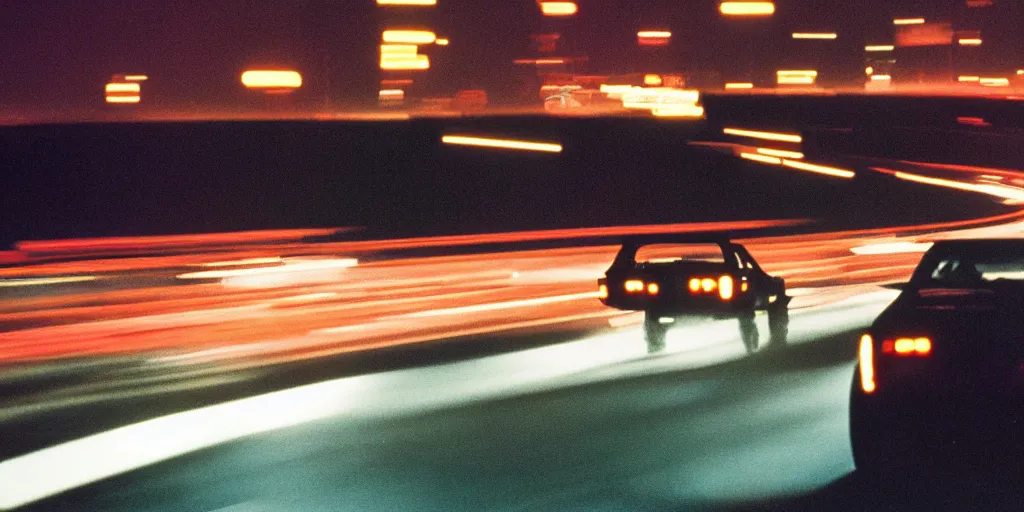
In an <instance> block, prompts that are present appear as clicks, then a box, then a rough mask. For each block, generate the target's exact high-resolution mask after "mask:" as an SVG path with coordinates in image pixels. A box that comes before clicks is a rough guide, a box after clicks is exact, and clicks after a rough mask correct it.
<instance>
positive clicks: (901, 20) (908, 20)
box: [892, 18, 924, 25]
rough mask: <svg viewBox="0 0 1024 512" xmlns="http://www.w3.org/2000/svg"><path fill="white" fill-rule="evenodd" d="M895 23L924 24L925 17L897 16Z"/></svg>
mask: <svg viewBox="0 0 1024 512" xmlns="http://www.w3.org/2000/svg"><path fill="white" fill-rule="evenodd" d="M892 24H893V25H924V18H896V19H894V20H892Z"/></svg>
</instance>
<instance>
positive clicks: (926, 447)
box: [850, 239, 1024, 473]
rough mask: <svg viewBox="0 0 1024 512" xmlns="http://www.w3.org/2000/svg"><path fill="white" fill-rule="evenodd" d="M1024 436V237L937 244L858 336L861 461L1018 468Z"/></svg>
mask: <svg viewBox="0 0 1024 512" xmlns="http://www.w3.org/2000/svg"><path fill="white" fill-rule="evenodd" d="M1022 434H1024V240H1010V239H1004V240H957V241H940V242H937V243H935V244H934V245H933V246H932V247H931V248H930V249H929V250H928V251H927V252H926V253H925V254H924V256H923V258H922V259H921V262H920V264H919V265H918V266H917V268H916V270H915V271H914V273H913V275H912V277H911V279H910V281H909V282H908V283H907V284H905V285H903V286H902V292H901V293H900V295H899V296H898V297H897V298H896V300H895V301H894V302H893V303H892V304H890V305H889V307H888V308H887V309H885V311H883V312H882V313H881V315H880V316H879V317H878V318H877V319H876V320H875V322H874V323H873V324H872V326H871V328H870V329H869V330H868V332H867V333H865V334H863V336H861V339H860V343H859V349H858V364H857V366H856V369H855V372H854V377H853V383H852V389H851V396H850V441H851V447H852V451H853V458H854V463H855V464H856V466H857V469H858V470H860V471H863V472H865V473H878V472H888V471H890V470H897V469H900V468H902V469H907V468H916V469H929V468H932V467H943V468H952V467H960V466H965V467H974V468H976V469H995V470H997V471H998V470H1000V469H1002V468H1005V467H1011V466H1012V467H1017V468H1018V469H1019V467H1020V464H1019V461H1020V458H1019V457H1020V456H1021V455H1024V450H1022V448H1024V436H1022ZM946 463H949V464H948V465H947V464H946ZM979 464H980V466H978V465H979ZM1003 464H1006V466H1003Z"/></svg>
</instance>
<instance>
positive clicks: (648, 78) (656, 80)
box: [644, 74, 661, 87]
mask: <svg viewBox="0 0 1024 512" xmlns="http://www.w3.org/2000/svg"><path fill="white" fill-rule="evenodd" d="M644 85H652V86H655V87H657V86H660V85H661V76H660V75H654V74H647V75H644Z"/></svg>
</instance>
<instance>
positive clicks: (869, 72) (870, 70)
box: [864, 66, 875, 76]
mask: <svg viewBox="0 0 1024 512" xmlns="http://www.w3.org/2000/svg"><path fill="white" fill-rule="evenodd" d="M864 74H865V75H868V76H870V75H873V74H875V68H873V67H871V66H868V67H866V68H864Z"/></svg>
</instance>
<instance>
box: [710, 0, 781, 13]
mask: <svg viewBox="0 0 1024 512" xmlns="http://www.w3.org/2000/svg"><path fill="white" fill-rule="evenodd" d="M718 12H720V13H722V14H723V15H725V16H771V15H772V14H775V3H774V2H722V3H721V4H719V6H718Z"/></svg>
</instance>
